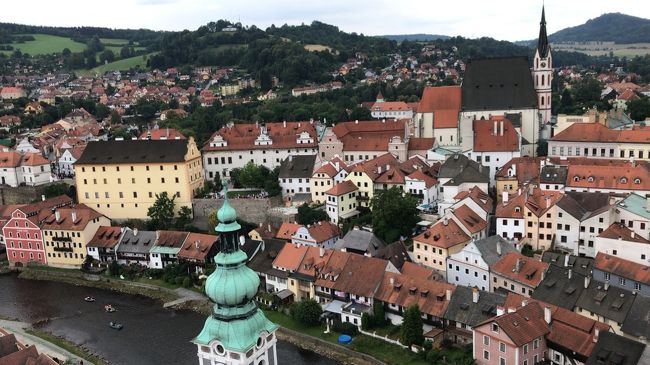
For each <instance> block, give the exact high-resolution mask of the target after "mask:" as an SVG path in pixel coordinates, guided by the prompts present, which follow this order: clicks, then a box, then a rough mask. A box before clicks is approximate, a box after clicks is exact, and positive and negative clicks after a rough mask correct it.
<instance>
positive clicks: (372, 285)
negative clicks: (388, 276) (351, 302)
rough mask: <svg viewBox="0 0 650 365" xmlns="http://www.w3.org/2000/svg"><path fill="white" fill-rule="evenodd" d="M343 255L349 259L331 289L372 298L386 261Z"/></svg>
mask: <svg viewBox="0 0 650 365" xmlns="http://www.w3.org/2000/svg"><path fill="white" fill-rule="evenodd" d="M335 252H336V251H335ZM343 253H344V254H346V255H349V257H348V259H347V261H346V262H345V266H344V267H343V269H342V271H341V273H340V275H339V276H338V278H337V279H336V280H335V281H334V285H333V286H332V288H333V289H334V290H337V291H342V292H345V293H349V294H354V295H361V296H364V297H367V298H372V297H373V296H374V293H375V290H376V289H377V287H378V286H379V284H380V283H381V280H382V278H383V276H384V273H385V271H386V266H387V265H388V261H387V260H381V259H378V258H374V257H368V256H363V255H358V254H355V253H350V252H343ZM328 262H329V261H328Z"/></svg>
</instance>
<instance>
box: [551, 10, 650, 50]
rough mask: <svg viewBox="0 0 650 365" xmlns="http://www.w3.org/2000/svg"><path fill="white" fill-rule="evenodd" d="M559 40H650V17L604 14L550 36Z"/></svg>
mask: <svg viewBox="0 0 650 365" xmlns="http://www.w3.org/2000/svg"><path fill="white" fill-rule="evenodd" d="M549 40H550V41H551V42H553V43H558V42H588V41H602V42H616V43H646V42H650V19H644V18H638V17H635V16H630V15H625V14H621V13H609V14H603V15H601V16H599V17H597V18H594V19H590V20H588V21H587V22H586V23H585V24H582V25H578V26H575V27H571V28H566V29H562V30H560V31H558V32H555V33H553V34H551V35H550V36H549Z"/></svg>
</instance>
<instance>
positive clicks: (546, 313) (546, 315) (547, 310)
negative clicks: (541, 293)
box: [544, 306, 551, 324]
mask: <svg viewBox="0 0 650 365" xmlns="http://www.w3.org/2000/svg"><path fill="white" fill-rule="evenodd" d="M544 321H545V322H546V323H547V324H551V307H549V306H546V307H544Z"/></svg>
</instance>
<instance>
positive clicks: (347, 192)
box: [325, 180, 359, 224]
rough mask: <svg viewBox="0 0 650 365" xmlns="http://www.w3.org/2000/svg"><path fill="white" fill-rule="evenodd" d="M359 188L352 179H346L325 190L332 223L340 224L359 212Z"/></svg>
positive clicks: (328, 214)
mask: <svg viewBox="0 0 650 365" xmlns="http://www.w3.org/2000/svg"><path fill="white" fill-rule="evenodd" d="M358 190H359V189H358V188H357V186H356V185H354V183H353V182H352V181H350V180H345V181H343V182H341V183H338V184H336V185H334V187H332V188H331V189H330V190H328V191H326V192H325V202H326V204H325V209H326V211H327V216H328V217H329V218H330V221H331V222H332V223H334V224H339V223H341V222H342V221H344V220H346V219H349V218H352V217H354V216H356V215H357V214H359V211H358V210H357V192H358Z"/></svg>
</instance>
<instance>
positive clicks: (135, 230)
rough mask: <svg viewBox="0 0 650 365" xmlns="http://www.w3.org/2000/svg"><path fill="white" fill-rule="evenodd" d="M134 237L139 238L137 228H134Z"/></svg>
mask: <svg viewBox="0 0 650 365" xmlns="http://www.w3.org/2000/svg"><path fill="white" fill-rule="evenodd" d="M133 235H134V236H137V235H138V229H137V228H133Z"/></svg>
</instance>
